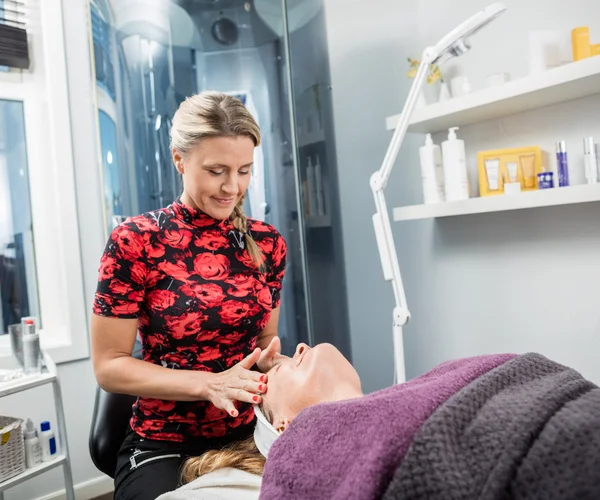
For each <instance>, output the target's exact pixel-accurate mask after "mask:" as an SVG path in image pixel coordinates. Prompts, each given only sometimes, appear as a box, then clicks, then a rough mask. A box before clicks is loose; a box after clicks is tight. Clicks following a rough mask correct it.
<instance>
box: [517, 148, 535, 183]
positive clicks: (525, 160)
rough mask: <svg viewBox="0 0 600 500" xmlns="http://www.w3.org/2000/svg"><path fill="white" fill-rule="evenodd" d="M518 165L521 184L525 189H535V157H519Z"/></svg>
mask: <svg viewBox="0 0 600 500" xmlns="http://www.w3.org/2000/svg"><path fill="white" fill-rule="evenodd" d="M519 163H520V164H521V172H523V184H524V185H525V187H526V188H529V189H532V188H535V155H521V156H519Z"/></svg>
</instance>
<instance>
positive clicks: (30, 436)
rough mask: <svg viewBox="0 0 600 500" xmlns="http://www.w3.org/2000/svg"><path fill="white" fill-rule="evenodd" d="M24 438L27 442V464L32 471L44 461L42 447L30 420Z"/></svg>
mask: <svg viewBox="0 0 600 500" xmlns="http://www.w3.org/2000/svg"><path fill="white" fill-rule="evenodd" d="M23 438H24V440H25V464H26V466H27V468H28V469H30V468H31V467H35V466H36V465H37V464H39V463H40V462H41V461H42V447H41V445H40V439H39V438H38V435H37V432H36V430H35V429H34V427H33V422H32V421H31V419H29V418H28V419H27V424H26V426H25V430H24V431H23Z"/></svg>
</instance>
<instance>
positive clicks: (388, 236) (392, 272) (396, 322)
mask: <svg viewBox="0 0 600 500" xmlns="http://www.w3.org/2000/svg"><path fill="white" fill-rule="evenodd" d="M434 58H435V50H434V49H432V48H431V47H428V48H427V49H425V51H424V52H423V57H422V60H421V64H420V65H419V69H418V70H417V74H416V76H415V79H414V81H413V84H412V87H411V89H410V91H409V93H408V97H407V99H406V103H405V105H404V109H403V110H402V114H401V115H400V119H399V120H398V124H397V125H396V130H395V131H394V135H393V136H392V140H391V142H390V145H389V146H388V150H387V152H386V155H385V157H384V159H383V163H382V165H381V167H380V169H379V170H378V171H377V172H375V173H373V175H372V176H371V183H370V184H371V190H372V191H373V197H374V200H375V208H376V212H375V214H374V215H373V227H374V230H375V238H376V240H377V248H378V250H379V256H380V258H381V267H382V269H383V277H384V279H385V280H386V281H391V282H392V289H393V291H394V299H395V307H394V313H393V333H394V337H393V338H394V365H395V379H396V381H397V382H404V380H405V368H404V351H403V343H402V327H403V326H404V325H405V324H406V323H407V322H408V320H409V319H410V312H409V310H408V307H407V305H406V295H405V293H404V286H403V284H402V275H401V274H400V265H399V264H398V255H397V254H396V246H395V244H394V237H393V234H392V227H391V223H390V216H389V213H388V209H387V204H386V202H385V195H384V193H383V190H384V189H385V186H386V185H387V182H388V180H389V177H390V174H391V171H392V168H393V166H394V162H395V161H396V158H397V156H398V152H399V151H400V146H401V145H402V141H403V139H404V136H405V135H406V130H407V128H408V122H409V119H410V116H411V115H412V112H413V110H414V107H415V105H416V103H417V98H418V95H419V92H420V90H421V87H422V86H423V83H424V82H425V79H426V78H427V71H428V69H429V65H430V64H431V62H432V61H433V60H434Z"/></svg>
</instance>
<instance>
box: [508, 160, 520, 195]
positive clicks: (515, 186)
mask: <svg viewBox="0 0 600 500" xmlns="http://www.w3.org/2000/svg"><path fill="white" fill-rule="evenodd" d="M506 170H507V172H508V182H505V183H504V193H505V194H515V193H520V192H521V183H520V182H519V181H518V179H519V164H518V163H517V162H516V161H509V162H507V163H506Z"/></svg>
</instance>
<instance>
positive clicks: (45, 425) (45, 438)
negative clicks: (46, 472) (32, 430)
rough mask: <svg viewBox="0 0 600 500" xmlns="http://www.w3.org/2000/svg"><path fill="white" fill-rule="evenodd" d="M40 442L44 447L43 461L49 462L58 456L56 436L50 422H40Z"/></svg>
mask: <svg viewBox="0 0 600 500" xmlns="http://www.w3.org/2000/svg"><path fill="white" fill-rule="evenodd" d="M40 429H41V432H40V443H41V447H42V462H49V461H50V460H54V459H55V458H56V437H55V436H54V431H53V430H52V429H50V422H42V423H41V424H40Z"/></svg>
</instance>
